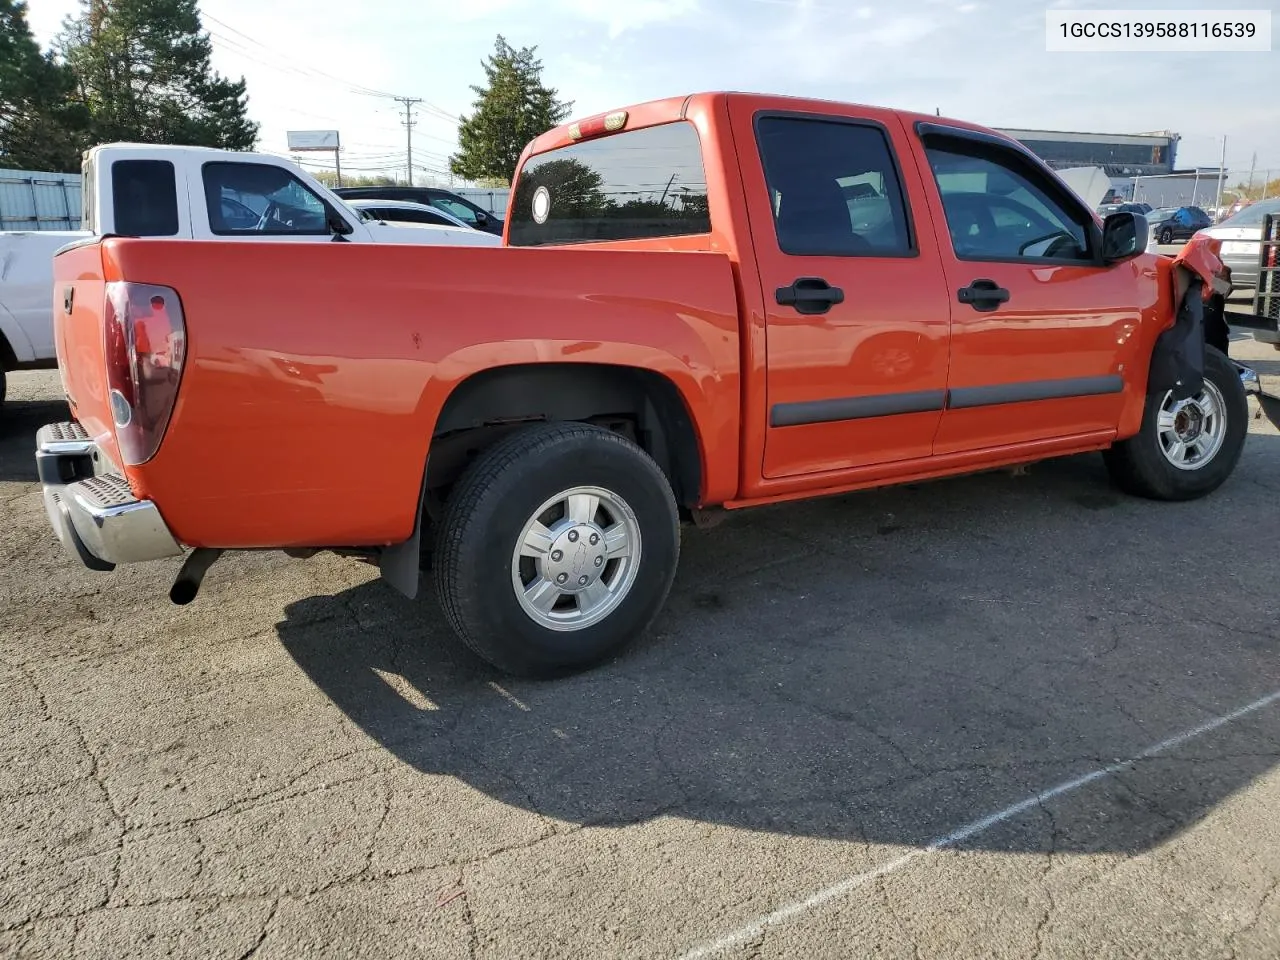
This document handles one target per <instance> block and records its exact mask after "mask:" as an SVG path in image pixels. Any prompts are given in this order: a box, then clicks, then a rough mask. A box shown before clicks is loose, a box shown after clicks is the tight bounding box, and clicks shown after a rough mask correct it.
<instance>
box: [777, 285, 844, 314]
mask: <svg viewBox="0 0 1280 960" xmlns="http://www.w3.org/2000/svg"><path fill="white" fill-rule="evenodd" d="M775 297H776V298H777V300H778V303H779V304H781V305H782V306H784V307H795V311H796V313H805V314H814V313H826V312H827V311H828V310H830V309H831V305H832V304H833V303H844V291H843V290H841V289H840V288H839V287H833V286H831V284H829V283H827V281H825V280H823V279H822V278H821V277H800V278H799V279H797V280H796V282H795V283H793V284H791V286H789V287H779V288H778V289H777V291H776V293H775Z"/></svg>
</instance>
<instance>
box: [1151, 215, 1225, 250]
mask: <svg viewBox="0 0 1280 960" xmlns="http://www.w3.org/2000/svg"><path fill="white" fill-rule="evenodd" d="M1147 223H1148V224H1150V225H1151V228H1152V229H1153V230H1154V231H1155V235H1156V242H1157V243H1159V244H1160V245H1161V246H1168V245H1169V244H1171V243H1175V242H1177V241H1178V240H1190V239H1191V237H1192V236H1194V235H1195V234H1196V233H1197V232H1198V231H1200V230H1203V229H1205V228H1206V227H1211V226H1213V218H1212V217H1210V216H1209V215H1208V214H1207V213H1205V212H1204V211H1203V210H1201V209H1200V208H1199V207H1159V208H1157V209H1155V210H1152V211H1150V212H1149V213H1148V214H1147Z"/></svg>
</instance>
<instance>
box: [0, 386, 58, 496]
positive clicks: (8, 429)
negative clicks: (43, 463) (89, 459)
mask: <svg viewBox="0 0 1280 960" xmlns="http://www.w3.org/2000/svg"><path fill="white" fill-rule="evenodd" d="M70 418H71V411H70V409H69V408H68V407H67V403H66V401H65V400H58V401H53V400H8V401H6V402H5V404H4V406H3V407H0V481H5V480H11V481H17V482H31V483H35V482H36V481H37V480H38V479H39V477H37V476H36V431H37V430H39V429H40V428H41V427H42V426H44V425H45V424H46V423H56V422H58V421H60V420H69V419H70Z"/></svg>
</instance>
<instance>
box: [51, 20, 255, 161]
mask: <svg viewBox="0 0 1280 960" xmlns="http://www.w3.org/2000/svg"><path fill="white" fill-rule="evenodd" d="M80 4H81V12H80V15H79V16H78V17H75V18H71V19H69V20H68V21H67V25H66V29H65V30H64V32H63V35H62V38H61V49H62V53H63V56H64V57H65V59H66V61H67V63H68V64H69V65H70V67H71V69H72V71H73V72H74V73H75V76H76V80H77V82H78V84H79V87H80V95H81V97H82V99H83V100H84V102H85V103H86V104H87V105H88V107H89V111H90V113H91V116H92V120H93V137H94V140H95V141H97V142H99V143H102V142H108V141H114V140H128V141H136V142H140V143H178V144H185V145H190V146H205V147H222V148H225V149H231V150H248V149H251V148H252V147H253V146H254V144H255V143H256V142H257V139H258V124H256V123H254V122H253V121H252V120H250V119H249V117H248V112H247V102H248V98H247V96H246V94H245V82H244V78H243V77H242V78H241V79H239V80H228V79H227V78H225V77H223V76H221V75H219V74H217V73H215V72H214V70H213V68H212V66H211V65H210V55H211V53H212V45H211V44H210V42H209V36H208V34H207V33H205V32H204V29H203V27H202V25H201V22H200V11H199V9H198V8H197V5H196V0H80Z"/></svg>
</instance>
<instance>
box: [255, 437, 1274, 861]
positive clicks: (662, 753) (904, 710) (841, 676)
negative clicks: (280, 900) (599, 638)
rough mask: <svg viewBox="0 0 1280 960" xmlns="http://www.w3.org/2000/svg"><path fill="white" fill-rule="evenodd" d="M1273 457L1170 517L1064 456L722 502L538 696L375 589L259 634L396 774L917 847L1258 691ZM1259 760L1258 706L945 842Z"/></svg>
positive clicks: (1070, 825) (1187, 806)
mask: <svg viewBox="0 0 1280 960" xmlns="http://www.w3.org/2000/svg"><path fill="white" fill-rule="evenodd" d="M1277 467H1280V438H1276V437H1270V436H1254V437H1252V438H1251V442H1250V444H1249V446H1248V447H1247V449H1246V454H1245V459H1244V460H1243V461H1242V463H1241V466H1240V468H1239V471H1238V472H1237V474H1236V476H1235V477H1233V478H1232V480H1231V481H1230V482H1229V484H1228V485H1227V486H1224V487H1223V488H1222V489H1221V490H1220V491H1219V492H1218V494H1216V495H1215V496H1212V497H1209V498H1206V499H1205V500H1202V501H1198V502H1195V503H1191V504H1156V503H1149V502H1145V501H1139V500H1133V499H1129V498H1126V497H1123V496H1121V495H1120V494H1118V493H1116V492H1115V491H1114V490H1113V489H1112V488H1110V487H1109V486H1108V485H1107V483H1106V478H1105V474H1104V472H1103V470H1102V468H1101V465H1100V463H1099V462H1098V460H1097V458H1095V457H1080V458H1072V459H1068V460H1063V461H1058V462H1054V463H1047V464H1042V465H1037V466H1035V467H1033V468H1032V469H1031V471H1030V473H1029V474H1028V475H1026V476H1018V477H1010V476H1009V475H1008V474H1004V473H1000V474H988V475H982V476H976V477H970V478H964V479H958V480H951V481H944V482H939V483H934V484H924V485H919V486H916V487H911V488H897V489H892V490H884V491H876V492H869V493H864V494H859V495H854V496H848V497H841V498H834V499H829V500H824V501H816V502H811V503H806V504H797V505H792V506H788V507H778V508H765V509H761V510H757V511H754V512H752V513H744V514H742V515H739V516H735V517H734V518H733V519H732V520H730V521H729V522H727V523H725V524H724V525H723V526H721V527H719V528H717V529H714V530H710V531H698V530H687V531H686V533H685V540H684V553H683V558H682V561H681V568H680V573H679V576H678V579H677V584H676V588H675V589H674V591H673V594H672V597H671V599H670V602H669V604H668V607H667V609H666V611H665V612H664V614H663V615H662V617H661V618H660V620H659V622H658V624H657V625H656V627H655V629H654V631H653V632H652V634H651V635H650V636H649V637H648V638H646V639H645V640H644V641H642V642H641V643H639V644H638V645H637V646H636V647H635V648H633V649H632V650H631V651H629V652H628V653H627V654H625V655H624V656H623V657H621V658H619V659H618V660H616V661H614V662H612V663H610V664H607V665H605V666H603V667H601V668H598V669H596V670H594V671H591V672H588V673H584V674H581V675H578V676H575V677H570V678H568V679H563V680H558V681H554V682H544V683H537V682H528V681H514V680H508V679H506V678H504V677H502V676H500V675H498V674H496V673H494V672H492V671H490V670H489V669H487V668H486V667H485V666H484V665H483V664H481V663H480V662H479V661H477V660H476V659H475V658H474V657H472V656H471V655H470V654H469V653H467V652H466V651H465V650H463V649H462V648H461V647H460V646H459V645H458V644H457V643H456V641H454V639H453V637H452V634H451V633H450V632H449V630H448V628H447V626H446V625H445V624H444V622H443V619H442V617H441V616H440V614H439V612H438V609H437V607H436V605H435V602H434V599H433V598H431V597H430V596H428V597H427V598H426V599H423V600H421V601H418V602H409V601H406V600H404V599H403V598H402V597H399V595H397V594H395V593H394V592H393V591H391V590H390V589H389V588H387V587H386V586H385V585H384V584H382V583H381V582H379V581H377V580H374V581H371V582H369V583H367V584H364V585H362V586H359V587H356V588H354V589H351V590H348V591H346V592H344V593H343V594H340V595H338V596H334V597H318V598H312V599H307V600H304V601H301V602H299V603H296V604H293V605H291V606H290V608H289V609H288V610H287V613H286V619H285V620H284V622H282V623H281V624H279V626H278V630H279V636H280V639H281V642H282V643H283V645H284V647H285V648H286V649H287V651H288V652H289V653H290V654H291V655H292V657H293V658H294V660H295V661H296V662H297V663H298V665H299V666H300V667H301V668H302V669H303V670H304V671H305V672H306V674H307V675H308V676H309V677H310V678H311V679H312V680H313V681H314V682H315V683H316V684H317V685H318V687H319V688H320V689H321V690H323V691H324V693H325V694H326V695H327V696H328V697H329V698H330V699H331V700H332V701H333V702H334V703H335V704H336V705H337V706H338V707H339V708H341V710H342V711H344V713H345V714H346V715H347V716H348V717H349V718H350V719H351V720H352V721H354V722H355V723H356V724H357V725H358V726H359V727H360V728H361V729H362V730H363V731H364V732H365V733H366V734H367V735H368V736H369V737H371V738H372V739H373V740H375V741H376V742H378V743H380V744H382V745H383V746H385V748H386V749H387V750H389V751H390V752H391V753H393V754H394V755H395V756H396V757H397V758H398V759H399V760H400V761H402V762H403V763H405V764H408V765H410V766H411V767H413V768H416V769H417V770H419V771H422V772H424V773H429V774H443V775H448V776H453V777H457V778H459V779H460V780H462V781H463V782H465V783H467V784H469V785H471V786H472V787H474V788H475V789H477V790H480V791H482V792H484V793H486V794H488V795H490V796H492V797H493V798H495V799H498V800H500V801H501V802H503V803H506V804H509V805H512V806H515V807H518V808H523V809H528V810H532V811H536V812H537V813H539V814H542V815H545V816H547V817H552V818H556V819H558V820H562V821H567V822H570V823H575V824H628V823H635V822H640V821H643V820H645V819H648V818H652V817H655V816H658V815H671V816H679V817H685V818H690V819H696V820H700V821H703V822H707V823H715V824H725V825H730V826H734V827H741V828H746V829H749V830H754V831H766V832H777V833H783V834H795V835H805V836H817V837H824V838H832V839H841V840H843V839H850V840H858V839H863V840H866V841H869V842H876V843H892V844H904V845H920V844H925V843H928V842H929V841H931V840H932V839H934V838H936V837H939V836H942V835H945V834H947V833H949V832H950V831H953V830H955V829H957V828H958V827H960V826H962V825H964V824H966V823H969V822H971V821H973V820H975V819H977V818H981V817H984V816H987V815H989V814H991V813H992V812H994V811H996V810H1000V809H1002V808H1005V807H1006V806H1007V805H1009V804H1012V803H1015V802H1018V801H1020V800H1023V799H1025V798H1027V797H1029V796H1034V794H1035V793H1036V792H1038V791H1043V790H1046V789H1048V788H1051V787H1053V786H1054V785H1056V784H1059V783H1062V782H1064V781H1067V780H1071V779H1073V778H1076V777H1079V776H1081V775H1082V774H1087V773H1089V772H1091V771H1094V770H1097V769H1099V768H1101V767H1105V766H1107V765H1109V764H1112V763H1114V762H1115V761H1116V760H1117V759H1128V758H1133V757H1137V756H1138V755H1139V754H1141V753H1142V752H1143V751H1144V750H1147V749H1148V748H1150V747H1151V746H1152V745H1154V744H1159V743H1161V742H1162V741H1165V740H1166V739H1167V738H1169V737H1172V736H1174V735H1176V734H1178V733H1180V732H1182V731H1185V730H1187V729H1189V728H1193V727H1196V726H1197V725H1199V724H1202V723H1204V722H1205V721H1206V720H1208V719H1210V718H1212V717H1215V716H1219V715H1222V714H1224V713H1228V712H1230V711H1232V710H1235V709H1236V708H1238V707H1240V706H1241V705H1243V704H1247V703H1250V702H1251V701H1254V700H1255V699H1256V698H1259V697H1262V696H1264V695H1267V694H1269V693H1271V692H1272V691H1273V690H1276V689H1280V667H1277V665H1276V658H1275V653H1276V649H1277V647H1278V646H1280V628H1278V627H1277V626H1276V613H1277V606H1276V602H1277V601H1276V593H1275V587H1274V583H1275V580H1274V570H1273V568H1271V567H1270V566H1268V565H1266V564H1253V563H1241V562H1240V561H1241V557H1242V555H1241V553H1240V551H1239V545H1240V544H1241V543H1242V542H1251V541H1256V540H1257V537H1258V536H1260V535H1262V534H1263V531H1260V529H1259V528H1258V524H1259V523H1262V522H1269V523H1271V524H1272V525H1273V526H1274V523H1275V521H1274V519H1271V520H1269V521H1266V520H1265V518H1274V517H1275V516H1276V514H1275V510H1274V497H1275V494H1276V492H1277V490H1278V489H1280V487H1277V486H1272V485H1273V484H1276V481H1274V480H1273V479H1270V478H1273V477H1274V476H1276V472H1277ZM1195 531H1210V533H1209V534H1208V535H1204V536H1197V535H1196V534H1195V533H1194V532H1195ZM1188 536H1195V537H1196V539H1195V541H1194V542H1191V541H1189V540H1188ZM1277 758H1280V706H1276V707H1271V708H1267V709H1261V710H1258V711H1257V712H1254V713H1251V714H1249V715H1248V716H1247V717H1244V718H1242V719H1240V720H1239V721H1238V722H1235V723H1232V724H1230V725H1227V726H1223V727H1221V728H1220V729H1217V730H1215V731H1214V732H1212V733H1210V734H1206V735H1204V736H1203V737H1199V738H1197V739H1195V740H1192V741H1188V742H1186V743H1184V744H1181V745H1179V746H1176V747H1170V748H1168V749H1167V750H1161V751H1159V752H1158V753H1157V754H1155V755H1153V756H1151V757H1150V758H1148V759H1143V760H1141V761H1140V762H1137V763H1135V764H1134V765H1132V766H1131V767H1128V768H1126V769H1124V770H1123V771H1121V772H1119V773H1117V774H1116V775H1114V776H1109V777H1105V778H1102V779H1100V780H1097V781H1095V782H1092V783H1090V784H1089V785H1088V786H1087V787H1085V788H1083V789H1080V790H1078V791H1073V792H1070V793H1067V794H1064V795H1062V796H1060V797H1057V798H1056V799H1053V800H1050V801H1045V802H1044V803H1042V804H1040V805H1038V806H1037V805H1029V807H1028V809H1027V810H1025V811H1024V812H1022V813H1021V814H1020V815H1018V816H1017V817H1013V818H1011V819H1010V820H1009V821H1008V822H1007V823H1003V824H1002V825H1001V826H999V827H997V828H994V829H992V830H990V831H988V832H984V833H979V834H976V835H974V836H972V837H970V838H969V839H967V840H966V841H965V842H964V843H962V844H958V846H963V847H974V848H984V849H997V850H1009V851H1027V852H1030V851H1034V852H1043V851H1047V850H1055V851H1057V852H1090V851H1119V852H1136V851H1141V850H1146V849H1150V848H1151V847H1152V846H1154V845H1156V844H1158V843H1160V842H1161V841H1163V840H1165V839H1167V838H1169V837H1170V836H1171V835H1173V834H1176V833H1178V832H1179V831H1181V830H1184V829H1186V828H1187V827H1189V826H1190V825H1192V824H1194V823H1195V822H1197V821H1198V820H1200V819H1201V818H1203V817H1204V816H1205V815H1206V814H1208V813H1209V812H1210V811H1211V810H1213V809H1214V807H1216V806H1217V805H1218V804H1219V803H1221V802H1222V801H1224V800H1225V799H1226V798H1227V797H1229V796H1230V795H1231V794H1233V793H1234V792H1236V791H1238V790H1240V789H1242V788H1245V787H1247V786H1248V785H1249V784H1250V783H1251V782H1252V781H1253V780H1254V779H1255V778H1257V777H1259V776H1261V775H1263V774H1264V773H1266V772H1267V771H1269V770H1270V769H1271V768H1272V767H1273V766H1274V764H1275V761H1276V759H1277Z"/></svg>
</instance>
